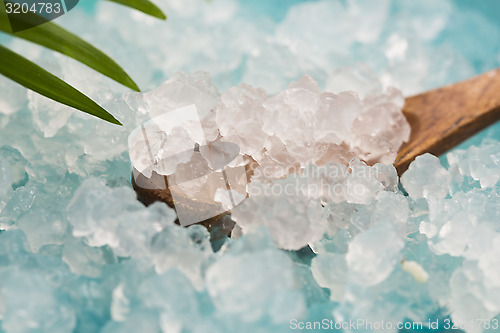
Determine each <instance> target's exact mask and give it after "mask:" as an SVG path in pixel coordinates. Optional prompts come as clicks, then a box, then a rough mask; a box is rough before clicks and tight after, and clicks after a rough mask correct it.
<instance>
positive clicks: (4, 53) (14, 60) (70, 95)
mask: <svg viewBox="0 0 500 333" xmlns="http://www.w3.org/2000/svg"><path fill="white" fill-rule="evenodd" d="M109 1H114V2H117V3H120V4H122V5H125V6H129V7H132V8H135V9H137V10H140V11H142V12H144V13H146V14H149V15H152V16H154V17H158V18H161V19H165V18H166V16H165V14H163V12H162V11H161V10H160V9H159V8H158V7H156V6H155V5H154V4H153V3H151V2H150V1H148V0H109ZM10 19H11V20H18V21H17V22H15V23H18V25H21V26H35V27H33V28H31V29H28V30H23V31H20V32H17V33H15V34H13V33H12V29H11V25H10V24H11V23H12V22H11V21H9V17H8V16H7V13H6V11H5V7H4V1H2V0H0V31H3V32H5V33H7V34H10V35H13V36H14V37H19V38H23V39H25V40H28V41H30V42H33V43H36V44H39V45H41V46H44V47H46V48H49V49H51V50H54V51H56V52H59V53H62V54H64V55H67V56H69V57H72V58H74V59H76V60H78V61H79V62H81V63H83V64H85V65H87V66H89V67H91V68H93V69H94V70H96V71H98V72H100V73H101V74H104V75H106V76H108V77H109V78H111V79H113V80H115V81H116V82H118V83H121V84H123V85H124V86H126V87H129V88H131V89H133V90H135V91H140V90H139V87H138V86H137V84H135V82H134V81H133V80H132V79H131V78H130V76H129V75H128V74H127V73H126V72H125V71H124V70H123V69H122V68H121V67H120V66H119V65H118V64H117V63H116V62H115V61H114V60H112V59H111V58H110V57H108V56H107V55H106V54H104V53H103V52H101V51H99V50H98V49H97V48H95V47H94V46H92V45H91V44H89V43H87V42H85V41H84V40H83V39H81V38H79V37H77V36H76V35H74V34H72V33H71V32H69V31H67V30H65V29H63V28H61V27H60V26H58V25H57V24H54V23H52V22H46V23H44V24H41V25H38V24H39V23H41V21H40V19H41V18H40V17H38V16H37V15H35V14H32V13H27V14H25V15H20V16H19V15H18V16H12V17H11V18H10ZM0 59H1V61H0V75H4V76H6V77H8V78H10V79H12V80H14V81H16V82H17V83H19V84H21V85H23V86H25V87H26V88H28V89H31V90H33V91H36V92H38V93H40V94H42V95H44V96H46V97H48V98H51V99H53V100H55V101H58V102H60V103H63V104H65V105H68V106H71V107H74V108H76V109H79V110H81V111H83V112H86V113H89V114H92V115H94V116H96V117H98V118H101V119H103V120H107V121H109V122H111V123H113V124H119V125H121V124H120V122H118V121H117V120H116V119H115V118H114V117H113V116H112V115H111V114H109V113H108V112H107V111H106V110H104V109H103V108H102V107H100V106H99V105H98V104H96V103H95V102H94V101H92V100H91V99H90V98H88V97H87V96H85V95H84V94H82V93H81V92H79V91H78V90H76V89H75V88H73V87H72V86H70V85H69V84H67V83H66V82H64V81H63V80H61V79H59V78H57V77H56V76H54V75H52V74H50V73H49V72H47V71H45V70H44V69H42V68H41V67H39V66H38V65H36V64H34V63H32V62H31V61H29V60H28V59H26V58H23V57H22V56H20V55H18V54H16V53H14V52H12V51H10V50H8V49H6V48H4V47H2V46H1V45H0ZM33 78H35V79H33Z"/></svg>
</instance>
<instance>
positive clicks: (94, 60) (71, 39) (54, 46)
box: [0, 6, 140, 91]
mask: <svg viewBox="0 0 500 333" xmlns="http://www.w3.org/2000/svg"><path fill="white" fill-rule="evenodd" d="M2 7H3V6H0V11H4V8H2ZM1 14H5V13H0V31H3V32H5V33H7V34H10V35H13V36H14V37H19V38H23V39H25V40H27V41H30V42H33V43H35V44H38V45H41V46H44V47H46V48H49V49H51V50H53V51H56V52H59V53H62V54H64V55H66V56H68V57H71V58H73V59H75V60H77V61H79V62H81V63H83V64H85V65H87V66H88V67H90V68H93V69H94V70H96V71H97V72H99V73H101V74H103V75H105V76H107V77H109V78H111V79H113V80H114V81H116V82H118V83H120V84H122V85H124V86H126V87H128V88H130V89H132V90H134V91H140V89H139V87H138V86H137V84H136V83H135V82H134V81H133V80H132V78H130V76H129V75H128V74H127V73H126V72H125V71H124V70H123V69H122V68H121V67H120V66H119V65H118V64H117V63H116V62H115V61H114V60H113V59H111V58H110V57H109V56H107V55H106V54H104V53H103V52H101V51H100V50H98V49H97V48H95V47H94V46H92V45H91V44H89V43H87V42H86V41H84V40H83V39H81V38H79V37H78V36H76V35H74V34H72V33H71V32H69V31H67V30H65V29H63V28H61V27H60V26H58V25H57V24H55V23H52V22H47V23H44V24H42V25H39V26H36V27H33V28H31V29H28V30H24V31H20V32H17V33H15V34H14V33H12V30H11V29H10V26H9V23H8V21H7V22H6V15H1ZM16 19H19V20H24V21H26V22H33V21H36V19H37V16H36V15H34V14H32V13H27V14H24V15H22V16H21V17H18V18H16Z"/></svg>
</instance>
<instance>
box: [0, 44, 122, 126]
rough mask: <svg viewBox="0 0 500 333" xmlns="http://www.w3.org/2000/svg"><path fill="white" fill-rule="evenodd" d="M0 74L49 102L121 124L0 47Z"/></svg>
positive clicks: (75, 91)
mask: <svg viewBox="0 0 500 333" xmlns="http://www.w3.org/2000/svg"><path fill="white" fill-rule="evenodd" d="M0 59H1V61H0V74H2V75H4V76H6V77H8V78H10V79H11V80H13V81H15V82H17V83H19V84H21V85H22V86H24V87H26V88H28V89H30V90H33V91H35V92H37V93H39V94H41V95H43V96H45V97H48V98H50V99H52V100H55V101H57V102H60V103H62V104H65V105H67V106H70V107H73V108H75V109H78V110H81V111H83V112H85V113H88V114H90V115H93V116H95V117H97V118H100V119H103V120H106V121H108V122H110V123H112V124H116V125H122V124H121V123H120V122H119V121H118V120H116V118H115V117H113V116H112V115H111V114H110V113H108V112H107V111H106V110H104V109H103V108H102V107H101V106H99V105H98V104H97V103H96V102H94V101H93V100H91V99H90V98H89V97H87V96H85V95H84V94H83V93H81V92H80V91H78V90H77V89H75V88H74V87H72V86H71V85H69V84H67V83H66V82H64V81H63V80H61V79H60V78H58V77H56V76H54V75H52V74H50V73H49V72H47V71H46V70H44V69H43V68H41V67H40V66H38V65H36V64H35V63H33V62H31V61H29V60H28V59H26V58H24V57H22V56H20V55H18V54H17V53H15V52H12V51H11V50H9V49H7V48H5V47H3V46H1V45H0Z"/></svg>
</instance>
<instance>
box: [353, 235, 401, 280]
mask: <svg viewBox="0 0 500 333" xmlns="http://www.w3.org/2000/svg"><path fill="white" fill-rule="evenodd" d="M403 247H404V241H403V240H402V239H401V237H400V236H399V235H398V234H397V233H396V232H395V231H394V230H393V229H392V227H391V226H387V225H382V226H376V227H372V228H370V229H368V230H366V231H364V232H362V233H361V234H359V235H358V236H356V237H355V238H354V239H353V240H352V242H351V243H350V244H349V251H348V252H347V255H346V261H347V265H348V267H349V278H350V279H351V281H353V282H355V283H358V284H360V285H366V286H372V285H376V284H378V283H380V282H382V281H383V280H385V279H386V278H387V277H388V276H389V274H391V272H392V270H393V269H394V267H395V265H396V263H397V262H398V261H400V260H401V258H400V257H399V253H400V251H401V250H402V249H403ZM375 249H376V250H375Z"/></svg>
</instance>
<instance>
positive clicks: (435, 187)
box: [401, 154, 450, 200]
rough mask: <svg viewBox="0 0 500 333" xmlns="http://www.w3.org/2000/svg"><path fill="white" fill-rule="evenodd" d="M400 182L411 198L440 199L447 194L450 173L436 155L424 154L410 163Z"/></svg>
mask: <svg viewBox="0 0 500 333" xmlns="http://www.w3.org/2000/svg"><path fill="white" fill-rule="evenodd" d="M401 183H402V184H403V186H404V188H405V189H406V191H408V193H409V194H410V196H411V197H412V198H413V199H420V198H426V199H427V200H430V199H432V198H437V199H442V198H444V197H446V195H447V194H448V186H449V184H450V175H449V174H448V172H447V170H446V169H445V168H444V167H443V166H442V165H441V164H440V163H439V159H438V158H437V157H436V156H433V155H431V154H424V155H421V156H418V157H417V158H416V159H415V161H414V162H413V163H412V164H410V167H409V168H408V171H406V172H405V173H404V174H403V176H402V177H401Z"/></svg>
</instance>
